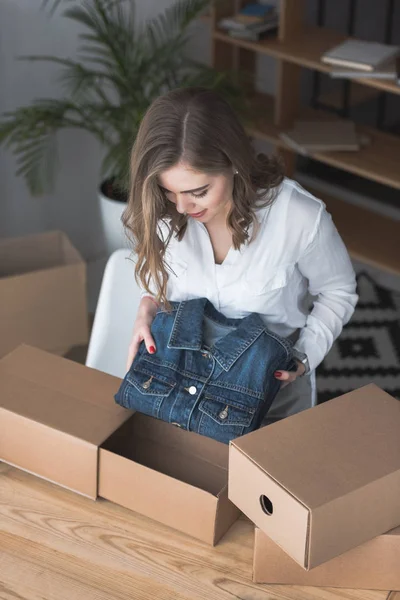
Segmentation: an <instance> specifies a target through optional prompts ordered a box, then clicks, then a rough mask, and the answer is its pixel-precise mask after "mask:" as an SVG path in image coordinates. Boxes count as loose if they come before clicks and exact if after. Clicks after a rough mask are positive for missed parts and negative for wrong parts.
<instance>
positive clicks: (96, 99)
mask: <svg viewBox="0 0 400 600" xmlns="http://www.w3.org/2000/svg"><path fill="white" fill-rule="evenodd" d="M215 1H222V0H215ZM209 3H210V0H176V2H175V3H174V4H173V5H172V6H171V7H169V8H168V9H167V10H165V11H164V12H163V13H162V14H160V15H159V16H157V17H156V18H154V19H152V20H151V21H149V22H147V23H145V24H143V25H139V24H138V23H137V22H136V15H135V2H134V0H43V6H44V7H45V8H47V9H50V14H52V13H53V12H54V11H55V10H56V9H58V8H61V7H62V9H63V12H62V14H63V16H64V17H65V18H66V19H69V20H72V21H74V22H75V23H77V24H79V26H80V27H79V29H80V34H79V35H78V48H77V56H78V58H77V59H76V60H72V59H69V58H65V57H55V56H48V55H40V56H37V55H31V56H24V57H21V59H22V60H28V61H31V62H32V63H36V62H39V61H41V62H47V63H50V64H54V65H55V66H56V67H57V68H58V69H59V72H58V77H59V80H60V82H61V85H62V88H63V91H64V96H65V98H64V99H63V100H57V99H51V98H50V99H44V100H37V101H36V102H34V103H33V104H32V105H31V106H25V107H21V108H18V109H16V110H15V111H12V112H8V113H6V114H3V115H2V116H1V117H0V144H4V145H5V146H7V147H8V148H9V149H10V150H11V151H12V152H13V153H14V154H15V156H16V158H17V165H18V174H20V175H21V176H23V177H24V178H25V179H26V181H27V183H28V186H29V188H30V189H31V191H32V192H33V193H34V194H38V193H42V192H44V191H46V190H47V189H49V188H51V185H52V183H53V180H54V169H55V166H56V157H57V152H56V140H57V138H56V134H57V132H58V131H59V130H61V129H63V128H78V129H84V130H86V131H89V132H90V133H91V134H92V135H93V136H95V137H96V138H97V140H98V141H99V142H100V144H101V145H102V146H103V147H104V150H105V157H104V160H103V163H102V173H103V176H110V177H113V178H114V180H115V181H116V182H117V183H119V185H121V186H124V185H126V180H127V174H128V167H129V155H130V149H131V147H132V143H133V141H134V139H135V137H136V134H137V131H138V128H139V126H140V123H141V121H142V119H143V115H144V114H145V112H146V110H147V109H148V107H149V105H150V104H151V102H152V101H153V100H154V99H155V98H157V97H158V96H159V95H160V94H163V93H165V92H166V91H168V90H170V89H172V88H176V87H187V86H203V87H208V88H213V89H216V90H218V91H220V92H221V93H222V94H223V95H224V96H225V97H226V98H227V99H228V100H229V101H230V102H231V103H232V104H233V105H234V106H235V107H237V108H238V109H239V110H241V111H242V113H243V114H245V111H244V108H245V107H244V103H243V102H242V100H243V92H242V91H241V90H240V84H239V85H237V84H235V82H234V80H233V78H232V74H230V73H219V72H217V71H215V70H214V69H212V68H211V67H207V66H206V65H203V64H201V63H198V62H196V61H193V60H189V59H188V58H187V56H186V43H187V40H188V28H189V25H190V24H191V23H192V21H193V20H194V19H195V18H196V17H197V16H198V15H199V14H201V13H202V12H203V11H204V10H205V8H206V7H207V6H208V5H209Z"/></svg>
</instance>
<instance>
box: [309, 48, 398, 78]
mask: <svg viewBox="0 0 400 600" xmlns="http://www.w3.org/2000/svg"><path fill="white" fill-rule="evenodd" d="M398 54H399V48H398V47H397V46H390V45H388V44H380V43H378V42H366V41H362V40H346V41H345V42H343V43H342V44H339V45H338V46H335V47H334V48H331V49H330V50H328V51H327V52H325V53H324V54H323V55H322V56H321V60H322V62H324V63H326V64H329V65H334V66H336V65H338V66H341V67H346V68H351V69H359V70H360V71H369V72H371V71H374V70H377V69H378V68H379V67H381V66H383V65H385V64H387V63H388V62H390V61H393V60H394V59H395V58H396V56H398Z"/></svg>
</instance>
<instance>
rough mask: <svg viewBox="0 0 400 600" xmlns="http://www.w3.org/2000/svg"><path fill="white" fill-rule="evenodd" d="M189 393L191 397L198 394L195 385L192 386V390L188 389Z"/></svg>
mask: <svg viewBox="0 0 400 600" xmlns="http://www.w3.org/2000/svg"><path fill="white" fill-rule="evenodd" d="M188 392H189V394H190V395H191V396H194V395H195V394H196V392H197V388H196V387H195V386H194V385H191V386H190V388H189V389H188Z"/></svg>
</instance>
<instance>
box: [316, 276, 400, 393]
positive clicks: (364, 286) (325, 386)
mask: <svg viewBox="0 0 400 600" xmlns="http://www.w3.org/2000/svg"><path fill="white" fill-rule="evenodd" d="M357 292H358V294H359V296H360V298H359V301H358V304H357V306H356V309H355V311H354V314H353V316H352V318H351V320H350V322H349V323H348V324H347V325H346V326H345V327H344V328H343V331H342V333H341V334H340V336H339V338H338V339H337V340H336V342H335V343H334V345H333V346H332V348H331V350H330V352H329V353H328V354H327V356H326V357H325V359H324V360H323V362H322V363H321V364H320V366H319V367H318V368H317V373H316V375H317V393H318V403H319V404H320V403H322V402H326V401H327V400H330V399H331V398H335V397H336V396H340V395H341V394H345V393H346V392H350V391H351V390H354V389H356V388H359V387H361V386H363V385H367V384H368V383H371V382H373V383H376V385H378V386H379V387H380V388H382V389H383V390H385V391H386V392H388V393H389V394H391V395H392V396H394V397H396V398H398V399H399V400H400V294H399V293H398V292H393V291H390V290H388V289H386V288H383V287H381V286H379V285H377V284H376V283H375V281H374V280H373V279H372V278H371V277H370V276H369V275H368V274H367V273H359V275H358V276H357Z"/></svg>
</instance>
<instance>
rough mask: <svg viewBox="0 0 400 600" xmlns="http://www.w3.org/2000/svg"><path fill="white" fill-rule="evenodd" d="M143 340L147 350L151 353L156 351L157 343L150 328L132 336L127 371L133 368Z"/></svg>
mask: <svg viewBox="0 0 400 600" xmlns="http://www.w3.org/2000/svg"><path fill="white" fill-rule="evenodd" d="M142 341H144V345H145V346H146V350H147V352H148V353H149V354H154V353H155V352H156V344H155V341H154V339H153V337H152V335H151V333H150V329H149V330H148V331H143V332H142V333H141V334H140V335H137V334H136V335H135V336H134V337H133V338H132V341H131V343H130V345H129V350H128V358H127V361H126V370H127V371H129V369H130V368H131V366H132V363H133V361H134V359H135V356H136V354H137V352H138V350H139V346H140V344H141V342H142Z"/></svg>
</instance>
